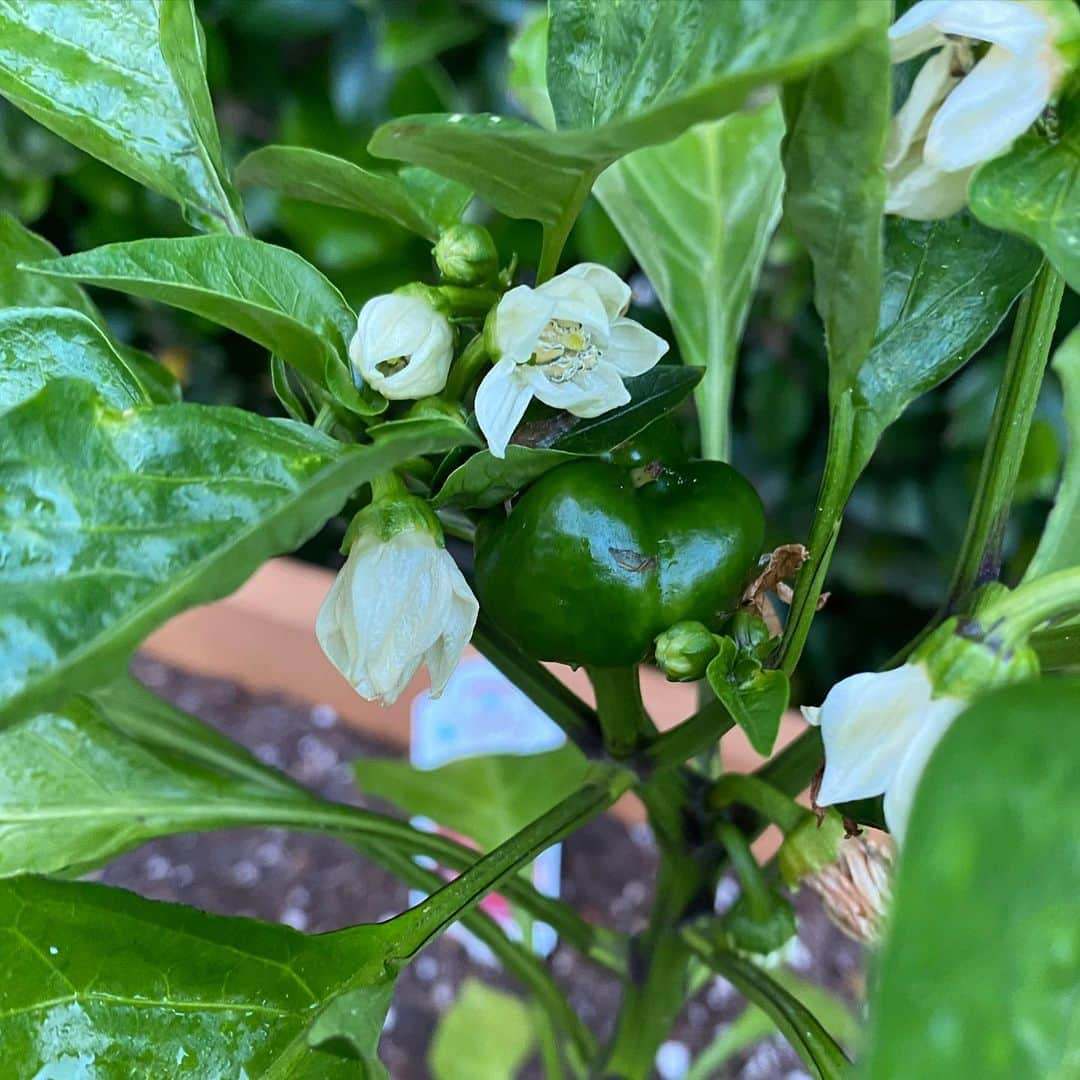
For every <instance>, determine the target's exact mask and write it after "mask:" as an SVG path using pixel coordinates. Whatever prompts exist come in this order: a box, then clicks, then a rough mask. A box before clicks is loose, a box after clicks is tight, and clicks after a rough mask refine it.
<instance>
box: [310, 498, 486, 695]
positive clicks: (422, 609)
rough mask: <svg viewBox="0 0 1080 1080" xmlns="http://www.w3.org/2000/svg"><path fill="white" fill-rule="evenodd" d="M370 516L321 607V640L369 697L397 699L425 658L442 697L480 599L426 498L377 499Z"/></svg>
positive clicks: (318, 632)
mask: <svg viewBox="0 0 1080 1080" xmlns="http://www.w3.org/2000/svg"><path fill="white" fill-rule="evenodd" d="M410 504H412V505H410ZM365 514H368V515H370V517H369V518H368V519H366V520H364V519H362V520H361V527H360V528H359V529H357V530H356V535H355V539H354V540H353V543H352V547H351V548H350V549H349V556H348V559H347V560H346V562H345V565H344V567H342V569H341V571H340V573H339V574H338V576H337V577H336V578H335V579H334V584H333V585H332V586H331V587H330V591H329V593H327V595H326V599H325V600H324V601H323V605H322V607H321V608H320V609H319V614H318V618H317V619H316V622H315V633H316V636H317V637H318V639H319V644H320V645H321V646H322V648H323V651H324V652H325V653H326V655H327V656H328V657H329V659H330V661H331V663H333V665H334V667H336V668H337V669H338V671H340V672H341V673H342V675H344V676H345V678H346V679H348V680H349V682H350V683H352V685H353V686H354V687H355V688H356V691H357V693H359V694H360V695H361V697H365V698H367V699H368V700H369V701H381V702H382V703H383V704H384V705H390V704H392V703H393V702H394V701H395V700H396V699H397V697H398V696H399V695H400V694H401V692H402V691H403V690H404V689H405V687H406V686H407V685H408V684H409V681H410V679H412V677H413V675H414V674H415V673H416V670H417V668H418V667H419V666H420V663H421V661H426V663H427V666H428V671H429V673H430V675H431V692H432V695H433V696H438V694H440V693H441V692H442V689H443V687H444V686H445V685H446V681H447V679H449V678H450V675H451V674H452V672H453V670H454V668H455V667H457V665H458V661H459V660H460V659H461V655H462V653H463V652H464V651H465V646H466V645H467V644H468V643H469V639H470V638H471V637H472V632H473V627H474V626H475V625H476V616H477V612H478V611H479V605H478V604H477V601H476V597H474V596H473V594H472V590H470V588H469V586H468V584H467V583H466V581H465V578H464V577H463V575H462V573H461V571H460V570H459V569H458V567H457V564H456V563H455V562H454V560H453V558H452V556H451V555H450V553H449V552H448V551H447V550H446V549H445V547H444V546H443V543H442V537H441V533H438V532H437V530H438V523H437V522H435V520H434V518H433V516H432V515H431V514H430V511H428V510H427V508H426V507H425V506H423V505H422V504H420V503H419V500H415V499H412V498H411V497H409V496H403V497H402V499H401V500H395V501H394V502H393V503H391V504H383V503H375V504H373V505H372V506H371V507H369V508H368V509H367V510H363V511H361V516H362V515H365ZM432 526H433V528H434V530H435V531H433V528H432ZM350 531H352V530H350Z"/></svg>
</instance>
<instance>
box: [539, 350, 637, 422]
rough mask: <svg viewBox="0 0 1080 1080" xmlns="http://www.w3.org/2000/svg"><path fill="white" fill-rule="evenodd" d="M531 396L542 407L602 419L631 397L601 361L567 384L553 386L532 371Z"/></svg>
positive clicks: (620, 379)
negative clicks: (541, 403) (532, 394)
mask: <svg viewBox="0 0 1080 1080" xmlns="http://www.w3.org/2000/svg"><path fill="white" fill-rule="evenodd" d="M532 371H533V372H534V374H533V376H532V389H533V393H534V394H535V395H536V396H537V397H538V398H539V399H540V400H541V401H542V402H544V404H545V405H551V406H552V407H553V408H556V409H565V410H566V411H567V412H569V413H573V414H574V416H582V417H589V416H601V415H603V414H604V413H606V412H609V411H610V410H611V409H616V408H618V407H619V406H620V405H625V404H626V403H627V402H628V401H629V400H630V393H629V391H628V390H627V389H626V387H625V386H623V381H622V376H621V375H620V374H619V373H618V371H617V370H616V369H615V367H614V366H613V365H612V364H608V363H604V362H603V361H601V362H600V363H599V364H597V365H596V367H595V368H593V370H592V371H581V372H579V373H578V374H577V375H575V376H574V377H573V378H572V379H568V380H567V381H566V382H561V383H556V382H552V381H551V380H550V379H549V378H547V376H545V375H544V374H543V373H542V372H540V371H538V370H537V369H536V368H533V369H532Z"/></svg>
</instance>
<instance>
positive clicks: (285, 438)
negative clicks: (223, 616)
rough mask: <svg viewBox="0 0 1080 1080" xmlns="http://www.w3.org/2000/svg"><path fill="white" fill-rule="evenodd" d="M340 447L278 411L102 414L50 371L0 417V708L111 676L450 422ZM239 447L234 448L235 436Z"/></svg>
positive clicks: (87, 390)
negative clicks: (271, 414)
mask: <svg viewBox="0 0 1080 1080" xmlns="http://www.w3.org/2000/svg"><path fill="white" fill-rule="evenodd" d="M436 427H437V425H435V426H434V427H432V428H429V429H428V432H427V434H426V435H424V436H423V437H421V436H417V437H416V438H409V437H404V436H402V437H397V438H389V439H386V440H383V441H382V442H380V444H379V445H378V446H369V447H358V446H352V447H346V446H343V445H341V444H340V443H337V442H335V441H334V440H332V439H329V438H327V437H325V436H322V435H320V434H318V433H317V432H314V431H311V430H310V429H308V428H305V427H303V426H301V425H297V424H294V423H292V422H290V421H275V420H266V419H264V418H262V417H258V416H254V415H251V414H248V413H245V412H242V411H239V410H235V409H227V408H211V407H205V406H197V405H164V406H154V407H147V408H137V409H129V410H126V411H124V412H116V411H114V410H112V409H109V408H108V407H107V406H106V405H105V404H104V403H103V402H102V401H101V400H100V399H99V398H97V397H96V395H94V393H93V391H92V388H91V387H89V386H87V385H86V384H85V383H80V382H74V381H70V380H61V381H57V382H53V383H50V384H49V385H48V386H46V387H45V389H44V390H42V391H41V392H40V393H38V394H37V395H36V396H35V397H33V398H31V399H29V400H28V401H26V402H24V403H23V404H22V405H19V406H17V407H16V408H13V409H11V410H9V411H8V412H7V413H5V414H3V415H2V416H0V446H2V447H5V448H11V449H5V454H4V459H3V464H2V470H3V478H4V482H3V484H2V485H0V521H3V523H4V524H3V529H2V530H0V589H2V591H3V595H4V606H3V610H2V611H0V717H2V718H3V720H4V721H7V722H10V721H11V720H13V719H16V718H17V717H18V716H19V715H28V714H29V713H31V712H34V711H40V710H43V709H46V708H49V707H50V706H51V705H52V704H53V703H58V702H59V701H61V700H62V699H63V698H64V697H66V696H68V695H69V694H71V693H73V692H76V691H78V690H80V689H83V688H87V687H91V686H94V685H100V684H102V683H105V682H107V681H109V680H110V679H112V678H113V677H114V676H115V675H116V674H117V673H118V670H119V669H120V667H121V666H122V663H123V660H124V658H125V657H126V656H127V654H128V653H129V652H130V650H131V649H132V648H133V647H134V646H135V645H136V644H137V643H138V642H139V640H141V638H142V637H143V636H144V635H145V634H147V633H148V632H149V631H150V630H152V629H153V628H154V627H156V626H158V625H160V624H161V623H162V622H164V621H165V620H166V619H168V618H169V617H170V616H171V615H174V614H175V613H176V612H178V611H182V610H183V609H184V608H187V607H191V606H193V605H195V604H202V603H207V602H209V601H211V600H215V599H217V598H219V597H221V596H224V595H226V594H227V593H229V592H231V591H232V590H233V589H235V588H236V587H237V586H238V585H240V584H241V583H242V582H243V581H244V580H245V579H246V578H247V577H248V576H249V575H250V574H251V573H252V571H254V570H255V568H256V567H257V566H258V565H259V564H260V563H261V562H263V560H265V559H267V558H269V557H271V556H272V555H278V554H281V553H283V552H286V551H290V550H292V549H293V548H294V547H296V546H297V545H298V544H299V543H301V542H302V541H304V540H305V539H307V538H308V537H309V536H311V535H312V534H313V533H314V532H315V531H316V530H317V529H318V528H320V527H321V526H322V524H323V523H324V522H325V521H326V519H327V518H328V517H329V516H330V515H331V514H333V513H335V512H336V511H337V510H338V509H339V508H340V507H341V505H342V504H343V503H344V501H345V499H346V498H347V497H348V496H349V495H350V494H351V493H352V492H353V491H354V490H355V489H356V487H357V486H358V485H360V484H363V483H364V482H365V481H367V480H369V479H370V478H371V477H372V476H375V475H377V474H379V473H382V472H385V471H386V470H387V469H388V468H391V467H392V466H394V465H395V464H396V463H398V462H399V461H402V460H404V459H406V458H409V457H412V456H415V455H416V454H422V453H433V452H435V451H438V450H445V449H448V448H450V447H452V446H454V445H457V442H458V436H457V432H456V430H454V429H452V428H451V430H449V431H442V433H441V434H440V435H435V434H433V433H432V432H433V431H434V430H435V429H436ZM238 447H243V453H238V452H237V448H238Z"/></svg>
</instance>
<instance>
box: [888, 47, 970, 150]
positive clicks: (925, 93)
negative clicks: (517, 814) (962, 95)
mask: <svg viewBox="0 0 1080 1080" xmlns="http://www.w3.org/2000/svg"><path fill="white" fill-rule="evenodd" d="M953 51H954V50H953V47H952V46H951V45H946V46H945V47H944V48H943V49H939V50H938V51H937V52H936V53H934V55H933V56H931V57H930V59H929V60H927V61H926V63H925V64H923V66H922V68H920V70H919V74H918V75H916V76H915V81H914V82H913V83H912V84H911V91H910V92H909V94H908V96H907V100H906V101H905V102H904V104H903V105H902V106H901V107H900V109H899V110H898V111H897V113H896V115H895V116H894V117H893V120H892V127H891V128H890V129H889V143H888V146H887V147H886V148H885V168H886V169H890V168H893V167H895V166H896V165H898V164H899V163H900V162H901V161H902V160H903V158H904V156H905V155H906V154H907V153H908V151H909V150H910V149H911V147H912V144H914V143H916V142H918V141H919V140H920V139H924V138H926V133H927V131H928V130H929V129H930V122H931V120H933V118H934V110H935V109H936V108H937V107H938V106H939V105H940V104H941V103H942V102H943V101H944V100H945V97H946V95H947V94H948V93H949V91H950V90H952V89H953V87H954V86H956V85H957V84H958V83H959V82H960V80H959V78H957V77H956V76H954V75H953V74H952V60H953Z"/></svg>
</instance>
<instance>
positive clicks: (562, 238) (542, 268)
mask: <svg viewBox="0 0 1080 1080" xmlns="http://www.w3.org/2000/svg"><path fill="white" fill-rule="evenodd" d="M599 175H600V171H599V169H598V170H597V171H596V172H592V171H590V172H587V173H583V174H582V177H581V179H580V180H579V181H578V186H577V187H576V188H575V189H574V192H573V194H572V195H571V197H570V199H569V200H568V202H567V204H566V206H565V207H564V208H563V212H562V215H561V216H560V217H559V220H558V221H556V222H554V223H552V224H550V225H549V224H545V225H544V238H543V245H542V246H541V249H540V264H539V265H538V266H537V268H536V284H537V285H543V283H544V282H545V281H547V280H548V279H549V278H551V277H553V276H554V274H555V271H556V270H558V269H559V258H560V256H561V255H562V252H563V248H564V247H565V246H566V240H567V238H568V237H569V235H570V230H571V229H572V228H573V227H574V222H575V221H577V217H578V214H580V213H581V208H582V207H583V206H584V205H585V200H586V199H587V198H588V197H589V192H590V191H592V186H593V184H594V183H595V182H596V178H597V176H599Z"/></svg>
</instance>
